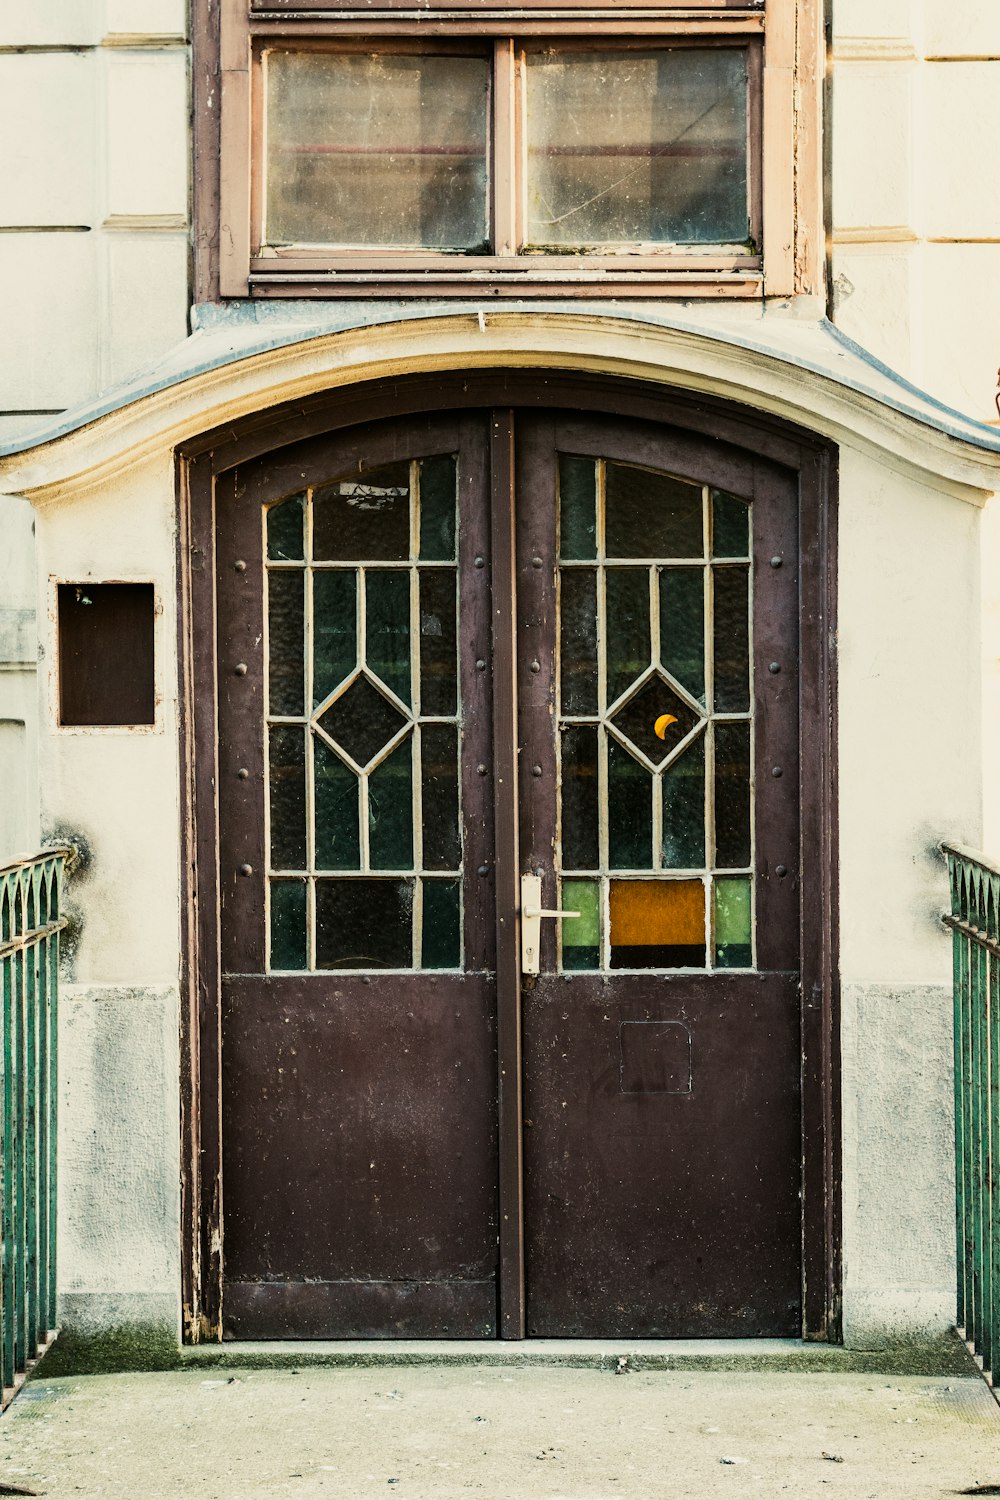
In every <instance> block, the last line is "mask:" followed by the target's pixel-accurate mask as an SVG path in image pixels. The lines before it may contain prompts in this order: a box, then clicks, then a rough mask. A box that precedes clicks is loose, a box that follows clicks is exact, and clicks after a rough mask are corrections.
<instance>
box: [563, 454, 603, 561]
mask: <svg viewBox="0 0 1000 1500" xmlns="http://www.w3.org/2000/svg"><path fill="white" fill-rule="evenodd" d="M559 556H560V557H565V558H567V559H572V560H574V561H580V562H589V560H590V559H591V558H592V557H596V556H597V464H596V463H595V461H594V460H593V459H592V458H574V457H573V456H572V455H571V454H569V453H560V455H559Z"/></svg>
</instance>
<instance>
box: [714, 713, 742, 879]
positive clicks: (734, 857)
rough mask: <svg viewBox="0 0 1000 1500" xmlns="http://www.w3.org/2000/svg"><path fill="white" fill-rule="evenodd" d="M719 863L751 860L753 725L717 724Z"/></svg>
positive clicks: (727, 866)
mask: <svg viewBox="0 0 1000 1500" xmlns="http://www.w3.org/2000/svg"><path fill="white" fill-rule="evenodd" d="M715 863H716V865H717V866H720V867H721V868H722V869H739V868H741V867H743V866H746V865H749V863H750V725H749V724H716V726H715Z"/></svg>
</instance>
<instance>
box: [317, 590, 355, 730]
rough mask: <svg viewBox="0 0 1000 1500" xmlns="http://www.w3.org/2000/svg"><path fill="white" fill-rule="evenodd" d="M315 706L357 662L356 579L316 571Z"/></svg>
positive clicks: (348, 673)
mask: <svg viewBox="0 0 1000 1500" xmlns="http://www.w3.org/2000/svg"><path fill="white" fill-rule="evenodd" d="M312 584H313V705H314V706H315V705H316V704H317V703H322V701H323V699H324V698H325V697H326V696H327V694H328V693H332V692H333V690H334V688H335V687H338V686H339V685H340V683H342V682H343V680H344V678H345V677H347V676H349V675H350V673H351V672H353V671H354V668H355V666H356V665H357V659H358V645H357V641H358V622H357V588H358V581H357V576H356V575H355V574H354V573H349V572H340V571H338V572H335V573H327V572H314V573H313V576H312Z"/></svg>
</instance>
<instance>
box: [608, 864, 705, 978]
mask: <svg viewBox="0 0 1000 1500" xmlns="http://www.w3.org/2000/svg"><path fill="white" fill-rule="evenodd" d="M704 964H705V887H704V885H703V884H702V882H701V881H700V880H613V881H612V882H611V967H612V968H613V969H675V968H691V967H695V968H701V967H704Z"/></svg>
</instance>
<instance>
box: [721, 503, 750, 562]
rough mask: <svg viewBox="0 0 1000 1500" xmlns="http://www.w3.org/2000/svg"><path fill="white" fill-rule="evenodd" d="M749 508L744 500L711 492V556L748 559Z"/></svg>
mask: <svg viewBox="0 0 1000 1500" xmlns="http://www.w3.org/2000/svg"><path fill="white" fill-rule="evenodd" d="M749 555H750V507H749V505H748V504H747V502H746V501H745V500H738V499H737V498H736V496H735V495H727V494H726V492H725V490H713V491H712V556H713V557H749Z"/></svg>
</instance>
